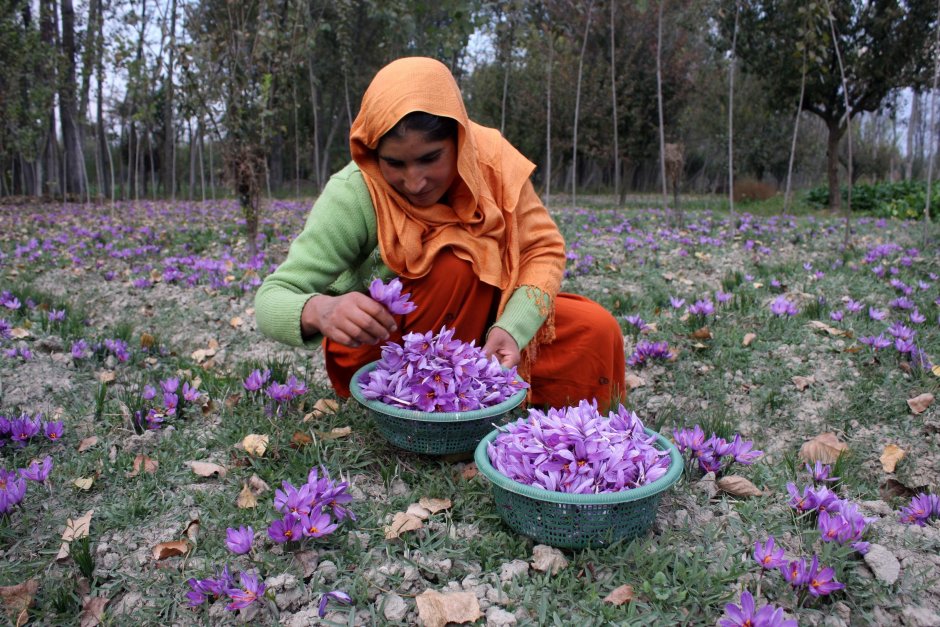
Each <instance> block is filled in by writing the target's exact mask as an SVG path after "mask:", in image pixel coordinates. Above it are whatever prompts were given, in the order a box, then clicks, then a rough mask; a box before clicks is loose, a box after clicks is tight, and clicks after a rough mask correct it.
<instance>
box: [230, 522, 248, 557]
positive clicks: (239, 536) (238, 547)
mask: <svg viewBox="0 0 940 627" xmlns="http://www.w3.org/2000/svg"><path fill="white" fill-rule="evenodd" d="M254 540H255V530H254V529H252V528H251V527H245V526H241V527H239V528H238V529H233V528H232V527H229V528H228V529H226V530H225V546H226V547H228V550H229V551H231V552H232V553H234V554H235V555H244V554H245V553H247V552H249V551H250V550H251V544H252V543H253V542H254Z"/></svg>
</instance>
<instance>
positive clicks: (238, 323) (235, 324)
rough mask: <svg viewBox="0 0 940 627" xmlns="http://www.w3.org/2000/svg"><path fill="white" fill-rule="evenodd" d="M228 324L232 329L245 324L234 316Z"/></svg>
mask: <svg viewBox="0 0 940 627" xmlns="http://www.w3.org/2000/svg"><path fill="white" fill-rule="evenodd" d="M228 323H229V324H230V325H232V328H233V329H237V328H238V327H240V326H242V325H243V324H245V321H244V320H242V319H241V318H240V317H239V316H235V317H234V318H232V319H231V320H229V321H228Z"/></svg>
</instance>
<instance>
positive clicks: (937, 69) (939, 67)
mask: <svg viewBox="0 0 940 627" xmlns="http://www.w3.org/2000/svg"><path fill="white" fill-rule="evenodd" d="M937 10H938V11H940V0H937ZM938 15H940V13H938ZM937 45H938V46H940V22H938V23H937ZM938 76H940V60H937V59H934V68H933V89H931V90H930V124H929V128H930V134H929V135H928V137H930V143H929V145H928V146H927V154H928V155H930V156H929V157H928V158H927V198H926V199H925V201H924V223H925V224H924V229H923V231H924V232H923V240H922V241H921V246H922V247H923V248H927V234H928V233H929V232H930V231H931V229H930V228H928V225H929V224H930V196H931V194H932V193H933V162H934V157H935V156H936V154H937V148H938V147H937V127H936V126H935V125H934V114H935V112H936V95H937V78H938Z"/></svg>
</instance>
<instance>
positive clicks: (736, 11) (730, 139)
mask: <svg viewBox="0 0 940 627" xmlns="http://www.w3.org/2000/svg"><path fill="white" fill-rule="evenodd" d="M739 19H740V10H739V7H738V0H735V1H734V30H732V31H731V33H732V34H731V58H730V59H729V60H728V210H729V211H730V212H731V217H732V219H733V218H734V50H735V47H736V46H737V44H738V20H739Z"/></svg>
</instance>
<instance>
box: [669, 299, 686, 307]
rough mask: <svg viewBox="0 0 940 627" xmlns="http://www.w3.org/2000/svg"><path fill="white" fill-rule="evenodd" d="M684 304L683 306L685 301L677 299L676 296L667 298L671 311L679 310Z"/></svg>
mask: <svg viewBox="0 0 940 627" xmlns="http://www.w3.org/2000/svg"><path fill="white" fill-rule="evenodd" d="M684 304H685V299H684V298H679V297H677V296H670V297H669V305H670V306H671V307H672V308H673V309H679V308H681V307H682V305H684Z"/></svg>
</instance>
